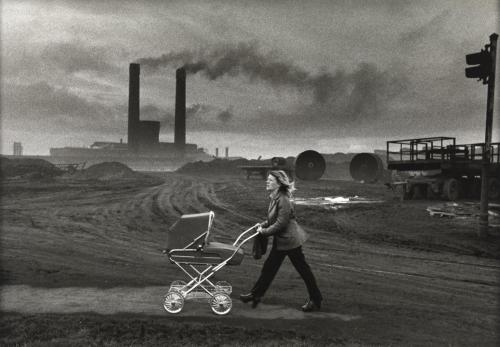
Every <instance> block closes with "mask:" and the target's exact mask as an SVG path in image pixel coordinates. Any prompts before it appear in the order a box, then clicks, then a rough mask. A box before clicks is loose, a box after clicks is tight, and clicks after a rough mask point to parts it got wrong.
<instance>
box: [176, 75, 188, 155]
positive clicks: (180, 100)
mask: <svg viewBox="0 0 500 347" xmlns="http://www.w3.org/2000/svg"><path fill="white" fill-rule="evenodd" d="M175 77H176V82H177V83H176V89H175V134H174V142H175V147H176V148H177V149H178V150H184V148H185V145H186V69H184V68H183V67H181V68H179V69H177V71H176V72H175Z"/></svg>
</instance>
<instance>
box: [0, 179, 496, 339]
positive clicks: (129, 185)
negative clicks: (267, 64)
mask: <svg viewBox="0 0 500 347" xmlns="http://www.w3.org/2000/svg"><path fill="white" fill-rule="evenodd" d="M161 178H162V179H163V180H164V181H165V182H164V183H163V184H161V185H157V186H151V185H150V184H149V183H147V182H138V181H123V182H115V183H102V182H101V183H97V182H71V181H66V182H53V183H50V184H47V183H43V184H39V183H33V182H8V183H7V184H4V188H3V189H4V197H3V199H2V211H3V212H2V213H3V225H2V226H3V229H2V234H1V237H2V250H3V252H2V276H3V279H2V280H3V283H4V287H3V289H2V310H3V311H10V312H20V313H23V314H31V313H36V314H40V313H44V312H45V313H47V312H57V313H59V314H65V313H68V314H69V313H73V314H74V313H75V312H88V311H92V312H98V313H100V314H115V313H117V312H121V313H123V312H127V313H134V314H144V315H167V313H164V312H163V311H162V310H163V309H162V307H161V294H162V293H163V292H164V290H165V289H166V288H167V287H168V285H169V283H170V282H171V281H172V280H174V279H185V278H184V277H185V276H184V275H183V274H182V273H181V272H180V271H179V270H178V269H177V268H176V267H175V266H173V265H171V264H169V263H168V261H167V259H165V257H164V256H163V255H162V254H161V250H162V249H163V247H164V244H163V240H165V232H166V230H167V228H168V227H169V226H170V225H171V224H172V223H173V222H174V221H175V220H176V219H177V218H178V217H179V216H180V215H181V214H183V213H196V212H203V211H207V210H213V211H215V213H216V219H215V224H214V230H213V231H214V234H215V235H217V237H218V239H219V240H220V241H223V242H229V241H231V240H234V239H235V238H236V236H237V235H238V234H239V233H240V232H241V231H243V230H245V229H246V228H247V227H249V226H251V225H253V224H254V223H255V222H256V221H259V220H261V219H262V218H263V216H264V215H265V211H266V208H267V206H266V199H267V197H266V193H265V191H264V189H263V182H262V181H260V180H249V181H246V180H244V179H242V178H240V177H229V176H227V177H189V176H180V175H176V174H165V175H162V177H161ZM298 188H299V190H298V191H297V196H298V197H301V198H303V199H307V198H310V197H318V196H339V195H340V196H346V195H351V196H352V195H358V196H363V197H367V198H373V199H377V200H383V201H384V202H382V203H378V204H373V205H370V204H363V205H362V206H361V205H353V206H348V207H345V208H342V209H338V210H332V209H327V208H324V207H321V206H307V205H300V206H297V208H296V209H297V214H298V216H299V221H300V223H301V224H302V225H304V227H305V228H306V230H307V231H308V232H309V233H310V235H311V237H310V240H309V241H308V243H307V244H306V245H305V247H304V252H305V254H306V257H307V258H308V259H309V261H310V263H311V266H312V267H313V270H314V272H315V274H316V277H317V278H318V283H319V286H320V288H321V289H322V291H323V296H324V297H325V301H324V307H323V312H322V313H320V314H318V315H317V316H316V317H315V318H314V320H316V319H319V323H317V324H316V327H313V328H311V327H310V326H309V325H304V327H307V329H313V330H314V329H316V330H315V331H316V333H317V334H323V335H324V336H330V337H332V336H334V337H339V336H341V337H342V338H344V339H346V340H344V341H348V342H361V343H368V344H370V343H374V344H377V343H381V344H395V345H399V344H403V345H405V344H416V345H422V344H429V343H433V344H438V345H441V344H451V345H464V346H465V345H483V346H486V345H495V344H496V341H497V335H496V332H497V327H498V316H497V313H498V312H497V303H498V297H499V284H498V278H499V274H500V266H499V264H498V254H499V253H498V244H499V243H498V241H499V238H498V233H497V232H496V231H493V236H492V239H490V240H485V241H481V240H478V239H477V237H476V235H475V224H474V222H471V221H462V220H451V219H436V218H431V217H430V216H429V215H428V213H427V212H426V211H425V207H426V206H427V204H428V202H423V201H411V202H401V201H397V200H394V199H393V196H392V195H391V192H390V191H386V190H385V188H383V187H379V186H372V185H361V184H356V183H354V182H346V181H327V180H322V181H318V182H299V185H298ZM262 262H263V260H259V261H255V260H253V259H251V257H246V258H245V260H244V261H243V264H241V265H240V266H235V267H226V268H224V269H223V270H222V271H221V272H220V273H218V274H217V278H218V279H223V280H227V281H230V282H231V284H232V285H233V288H234V294H233V300H234V301H235V307H234V311H232V312H231V314H230V315H232V316H233V318H237V319H238V320H239V321H241V322H242V324H243V325H244V324H247V323H245V320H257V321H259V320H260V319H268V320H271V321H276V320H277V319H278V320H279V319H285V318H286V319H290V320H297V321H304V319H303V318H304V317H306V318H308V316H304V314H302V313H301V312H300V311H299V310H298V308H299V306H300V305H301V304H302V303H303V301H304V300H305V298H306V291H305V288H304V285H303V283H302V281H301V280H300V278H299V277H298V275H297V274H296V272H295V270H294V269H293V267H292V266H291V264H289V263H285V264H284V266H283V267H282V269H281V270H280V273H279V274H278V276H277V278H276V280H275V282H274V283H273V286H272V287H271V289H270V291H269V292H268V294H267V295H266V297H265V300H264V301H263V304H262V307H259V308H258V309H257V310H251V309H249V308H248V307H246V306H244V305H243V304H240V303H237V302H236V299H235V298H236V295H237V294H238V293H240V292H243V291H246V290H248V289H249V288H250V286H251V285H252V283H253V281H254V280H255V279H256V277H257V276H258V273H259V271H260V268H261V266H262ZM180 317H182V318H183V319H190V317H192V319H195V318H196V319H203V317H206V320H207V322H209V321H213V319H214V316H213V315H212V314H211V313H210V310H209V308H208V305H206V304H204V303H197V302H193V303H188V304H187V305H186V307H185V309H184V310H183V312H182V313H181V316H180ZM298 329H299V330H300V328H298ZM304 329H306V328H304ZM305 331H306V330H304V332H305Z"/></svg>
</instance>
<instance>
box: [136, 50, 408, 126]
mask: <svg viewBox="0 0 500 347" xmlns="http://www.w3.org/2000/svg"><path fill="white" fill-rule="evenodd" d="M138 63H140V64H143V65H145V67H146V69H148V68H149V69H150V70H157V69H160V68H162V67H167V66H171V67H179V66H184V67H185V68H186V71H187V72H188V73H191V74H195V73H200V74H202V75H203V76H205V77H206V78H208V79H209V80H215V79H218V78H220V77H223V76H229V77H237V76H240V75H241V76H245V77H246V78H248V79H249V81H250V82H264V83H267V84H269V85H271V86H272V87H274V88H283V87H288V88H295V89H297V90H299V91H301V92H304V91H310V92H311V93H312V95H313V104H318V105H316V106H318V107H322V105H323V106H327V108H328V109H329V110H330V112H329V113H330V114H331V112H335V113H337V114H349V116H350V118H352V119H359V118H360V116H361V115H362V114H367V113H370V114H371V115H373V116H376V115H377V113H378V112H380V111H381V110H383V108H384V107H383V106H384V105H383V103H385V102H388V101H389V96H390V95H391V94H395V93H394V92H395V91H397V90H398V89H397V87H398V86H399V85H400V84H401V80H403V79H404V77H401V76H398V75H397V74H391V73H386V72H381V71H379V70H378V69H377V68H376V67H375V66H374V65H370V64H360V65H359V67H358V69H357V70H355V71H353V72H351V73H346V72H344V71H343V70H342V69H337V71H336V72H335V73H334V74H332V73H330V72H328V71H323V72H321V73H317V74H313V73H310V72H308V71H306V70H304V69H302V68H300V67H298V66H296V65H294V64H293V63H291V62H288V61H284V60H280V59H279V58H278V57H276V56H273V55H271V54H267V55H266V54H263V53H261V52H260V51H259V49H258V47H257V45H256V44H255V43H239V44H237V45H234V46H223V47H216V48H212V49H205V50H200V51H196V52H195V51H182V52H174V53H168V54H164V55H162V56H160V57H157V58H142V59H139V60H138ZM393 86H396V88H394V87H393ZM346 100H347V101H348V103H347V106H348V107H349V111H347V110H346V109H345V108H346V107H345V103H346ZM332 106H333V108H332ZM339 108H340V110H339ZM318 117H320V118H324V117H325V116H324V115H318ZM342 118H345V117H344V116H342Z"/></svg>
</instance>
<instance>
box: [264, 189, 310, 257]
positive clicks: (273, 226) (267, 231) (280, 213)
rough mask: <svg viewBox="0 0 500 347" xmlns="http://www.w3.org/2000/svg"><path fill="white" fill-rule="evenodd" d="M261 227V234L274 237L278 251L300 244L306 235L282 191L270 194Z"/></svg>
mask: <svg viewBox="0 0 500 347" xmlns="http://www.w3.org/2000/svg"><path fill="white" fill-rule="evenodd" d="M262 228H263V229H262V234H263V235H265V236H271V235H273V236H274V237H275V242H276V249H277V250H278V251H286V250H290V249H294V248H297V247H299V246H302V244H303V243H304V242H305V241H306V240H307V237H308V235H307V233H306V232H305V231H304V229H302V228H301V227H300V225H299V224H298V223H297V221H296V219H295V211H294V209H293V206H292V203H291V202H290V198H289V197H288V196H287V194H286V193H283V192H277V193H276V194H274V195H273V194H272V195H271V202H270V204H269V209H268V211H267V221H265V222H264V223H263V224H262Z"/></svg>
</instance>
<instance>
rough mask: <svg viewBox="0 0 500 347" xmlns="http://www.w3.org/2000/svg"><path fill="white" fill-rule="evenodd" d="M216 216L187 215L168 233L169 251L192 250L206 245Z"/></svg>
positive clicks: (208, 213) (207, 213) (209, 214)
mask: <svg viewBox="0 0 500 347" xmlns="http://www.w3.org/2000/svg"><path fill="white" fill-rule="evenodd" d="M214 216H215V214H214V213H213V212H212V211H210V212H204V213H196V214H185V215H182V216H181V218H180V219H179V220H177V222H175V223H174V224H173V225H172V226H171V227H170V228H169V230H168V233H167V249H168V250H169V249H183V248H184V249H191V248H196V247H197V246H198V245H204V244H205V243H206V242H207V240H208V239H209V236H210V229H211V227H212V223H213V220H214Z"/></svg>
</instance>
